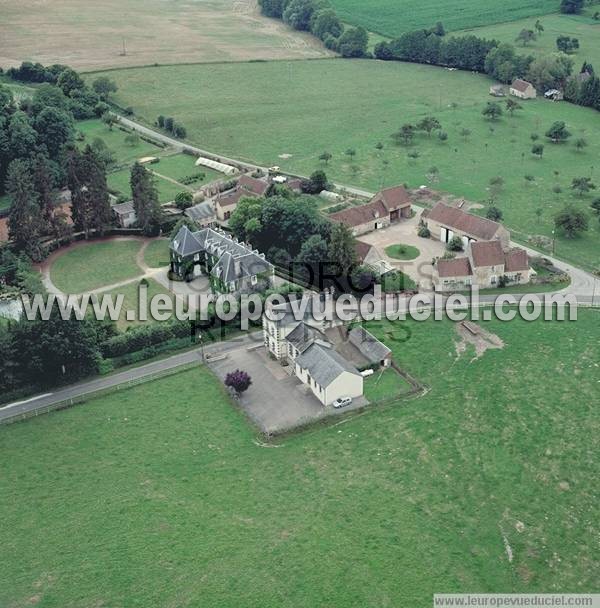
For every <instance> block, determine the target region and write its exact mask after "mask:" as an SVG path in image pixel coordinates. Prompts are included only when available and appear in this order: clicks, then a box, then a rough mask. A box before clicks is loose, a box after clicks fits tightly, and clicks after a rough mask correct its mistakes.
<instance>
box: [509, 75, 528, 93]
mask: <svg viewBox="0 0 600 608" xmlns="http://www.w3.org/2000/svg"><path fill="white" fill-rule="evenodd" d="M511 87H512V88H513V89H516V90H517V91H521V93H525V92H527V89H528V88H529V87H533V85H532V84H531V83H530V82H527V81H526V80H523V79H522V78H517V79H516V80H515V81H514V82H513V83H512V85H511Z"/></svg>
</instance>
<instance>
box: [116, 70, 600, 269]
mask: <svg viewBox="0 0 600 608" xmlns="http://www.w3.org/2000/svg"><path fill="white" fill-rule="evenodd" d="M111 77H112V78H114V79H116V80H117V82H118V84H119V87H120V91H119V93H118V95H117V96H118V98H119V101H120V102H121V103H123V104H125V105H126V104H132V105H134V106H135V107H136V108H137V109H138V111H139V114H140V116H141V117H143V118H146V119H147V120H148V122H151V121H153V120H154V117H155V116H157V115H158V114H160V113H163V114H165V113H171V114H173V115H175V116H178V117H180V119H181V120H182V121H183V122H184V123H185V124H186V126H187V128H188V134H189V139H190V140H191V141H194V142H195V143H197V144H198V145H201V146H203V147H205V148H207V149H210V150H214V151H218V152H220V153H222V154H225V155H231V156H233V157H238V158H240V159H243V160H252V161H255V162H258V163H261V164H263V165H266V166H271V165H275V164H276V165H279V166H281V167H282V168H283V169H284V170H286V169H287V170H290V171H294V172H298V173H301V174H304V175H308V174H310V173H311V172H312V171H314V170H315V169H318V168H323V169H325V170H326V171H327V174H328V176H329V177H330V178H334V179H336V180H338V181H339V182H341V183H345V184H351V185H356V186H362V187H364V188H369V189H371V190H377V189H379V188H380V187H381V186H382V185H392V184H398V183H407V184H408V185H409V186H411V187H418V186H420V185H422V184H427V183H428V182H427V178H426V176H427V174H428V173H429V169H430V168H431V167H432V166H435V167H437V168H438V170H439V182H438V183H436V184H435V185H434V187H435V188H436V189H439V190H445V191H448V192H451V193H453V194H455V195H458V196H464V197H466V198H468V199H470V200H474V201H483V200H487V199H488V198H489V196H490V192H489V188H490V180H491V179H492V178H494V177H496V176H501V177H503V179H504V186H503V188H502V189H501V191H500V192H499V193H498V195H497V205H498V206H499V207H500V208H501V209H502V211H503V213H504V221H505V223H506V224H507V226H508V227H509V228H510V229H511V230H512V231H513V236H514V237H515V238H519V239H520V240H522V241H525V240H526V239H527V238H528V236H529V235H532V234H536V235H537V234H540V235H545V236H548V237H549V236H551V233H552V229H553V222H552V218H553V215H554V214H555V213H556V212H557V211H558V210H560V209H561V208H562V207H563V205H564V204H565V203H567V202H569V203H570V202H573V203H574V204H576V205H578V206H579V207H581V208H583V209H586V210H587V209H589V202H590V200H591V199H590V198H587V199H586V198H583V199H579V198H578V197H576V196H573V195H572V194H571V191H570V185H571V180H572V179H573V178H574V177H579V176H583V175H588V176H591V177H592V178H593V179H594V180H595V181H596V183H597V184H598V182H600V166H598V163H597V162H596V161H597V159H598V155H599V154H600V121H599V120H598V113H597V112H595V111H594V110H591V109H587V108H580V107H577V106H573V105H571V104H567V103H552V102H547V101H545V100H542V99H540V100H535V101H530V102H527V103H525V104H524V109H523V110H522V111H519V112H517V113H516V114H515V116H514V117H512V118H511V117H509V116H504V117H503V118H502V119H501V120H499V121H498V122H496V123H491V122H489V121H487V120H485V119H484V118H483V117H482V115H481V110H482V108H483V107H484V106H485V104H486V103H487V102H488V101H489V99H490V97H489V94H488V93H489V85H490V83H491V81H490V80H489V79H488V78H486V77H484V76H480V75H475V74H471V73H468V72H460V71H456V72H449V71H447V70H443V69H440V68H435V67H429V66H423V65H413V64H403V63H396V62H393V63H392V62H374V61H363V60H356V61H345V60H339V59H338V60H327V61H309V62H293V63H290V64H285V63H278V62H272V63H260V64H236V65H205V66H178V67H169V68H149V69H139V70H127V71H117V72H112V73H111ZM159 82H160V84H161V86H158V85H157V83H159ZM240 83H243V86H240ZM316 83H318V86H316ZM358 83H360V84H358ZM164 89H167V90H173V91H177V95H176V96H165V95H164V93H163V90H164ZM359 93H360V94H359ZM198 107H202V108H203V111H202V112H198V111H197V108H198ZM430 113H431V114H433V115H435V116H437V117H438V118H439V120H440V121H441V123H442V126H443V129H444V130H445V131H446V132H447V133H448V141H447V142H445V143H442V142H440V141H439V140H438V139H437V138H436V137H435V136H432V137H431V138H429V137H427V136H426V135H418V136H417V138H416V140H415V142H414V144H413V145H412V146H411V147H410V149H407V148H406V147H403V146H397V145H395V144H394V143H393V142H392V140H391V135H392V133H394V132H395V131H396V130H398V128H399V127H400V126H401V125H402V124H403V123H405V122H409V121H410V122H414V121H417V120H418V119H419V118H422V117H423V116H425V115H427V114H430ZM556 120H564V121H566V123H567V124H568V128H569V130H570V131H571V132H572V133H573V139H575V138H577V137H582V136H583V137H585V138H586V139H587V141H588V143H589V146H588V147H587V148H586V149H585V151H584V152H582V153H578V152H577V151H576V149H575V147H574V145H573V144H572V143H568V144H565V145H554V144H551V143H547V142H545V141H544V133H545V131H546V130H547V129H548V128H549V126H550V125H551V124H552V123H553V122H554V121H556ZM231 125H236V128H235V129H233V128H232V127H231ZM464 129H467V130H468V131H470V134H469V135H468V136H464V135H461V133H462V132H463V130H464ZM533 133H536V134H538V135H539V136H540V139H541V141H542V142H544V143H545V151H544V157H543V159H541V160H539V159H537V158H534V157H533V156H532V155H531V153H530V151H531V146H532V142H531V140H530V135H531V134H533ZM378 142H382V143H383V144H384V149H383V150H382V151H381V152H379V151H378V150H376V149H375V145H376V144H377V143H378ZM348 148H354V149H355V150H356V152H357V154H356V157H355V158H354V160H353V161H352V162H350V161H349V159H348V157H347V156H346V155H345V154H344V152H345V150H347V149H348ZM324 150H326V151H329V152H331V153H332V154H333V158H332V160H331V161H330V162H329V164H328V165H327V166H325V165H324V164H323V163H321V162H319V161H318V157H319V155H320V154H321V153H322V152H323V151H324ZM410 150H412V151H416V152H418V155H419V156H418V158H416V159H411V158H409V157H408V152H409V151H410ZM288 154H289V155H291V156H290V157H287V155H288ZM281 155H286V156H285V157H284V158H281ZM384 161H385V162H384ZM385 163H387V165H386V164H385ZM526 175H527V176H533V177H534V180H533V181H531V182H530V181H527V180H525V176H526ZM555 185H560V187H561V188H562V189H563V192H562V193H561V194H559V195H556V194H554V193H553V192H552V189H553V187H554V186H555ZM598 185H600V184H598ZM538 209H541V216H540V217H539V218H538V215H537V213H536V210H538ZM599 243H600V224H599V223H598V221H597V219H595V218H592V219H591V228H590V231H589V232H588V233H586V234H585V235H584V236H582V237H581V238H578V239H574V240H568V239H564V238H562V237H559V238H558V241H557V247H556V252H557V255H558V256H559V257H563V258H565V259H568V260H570V261H574V262H578V263H581V264H587V265H589V266H600V247H599Z"/></svg>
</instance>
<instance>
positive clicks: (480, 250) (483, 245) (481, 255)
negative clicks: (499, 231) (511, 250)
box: [471, 241, 504, 268]
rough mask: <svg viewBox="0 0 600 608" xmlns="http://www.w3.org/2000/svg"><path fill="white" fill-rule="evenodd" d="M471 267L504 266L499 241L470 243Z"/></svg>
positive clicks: (502, 252)
mask: <svg viewBox="0 0 600 608" xmlns="http://www.w3.org/2000/svg"><path fill="white" fill-rule="evenodd" d="M471 255H472V257H473V266H475V268H478V267H480V266H501V265H502V264H504V251H503V250H502V245H501V243H500V241H475V242H474V243H471Z"/></svg>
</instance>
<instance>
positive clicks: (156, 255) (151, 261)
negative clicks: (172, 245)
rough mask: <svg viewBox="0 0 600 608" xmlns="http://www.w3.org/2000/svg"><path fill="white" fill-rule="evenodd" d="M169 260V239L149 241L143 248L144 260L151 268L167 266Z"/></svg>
mask: <svg viewBox="0 0 600 608" xmlns="http://www.w3.org/2000/svg"><path fill="white" fill-rule="evenodd" d="M170 261H171V256H170V253H169V239H155V240H153V241H150V243H149V244H148V245H147V247H146V249H145V250H144V262H146V264H148V266H150V267H151V268H161V267H163V266H168V265H169V262H170Z"/></svg>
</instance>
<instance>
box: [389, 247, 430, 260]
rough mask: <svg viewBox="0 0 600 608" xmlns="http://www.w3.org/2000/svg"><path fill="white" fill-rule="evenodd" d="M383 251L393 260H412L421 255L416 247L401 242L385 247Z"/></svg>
mask: <svg viewBox="0 0 600 608" xmlns="http://www.w3.org/2000/svg"><path fill="white" fill-rule="evenodd" d="M385 253H386V255H388V256H389V257H390V258H394V259H395V260H414V259H416V258H418V257H419V256H420V255H421V252H420V251H419V250H418V249H417V248H416V247H413V246H412V245H402V244H401V243H399V244H397V245H390V246H389V247H386V248H385Z"/></svg>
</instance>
